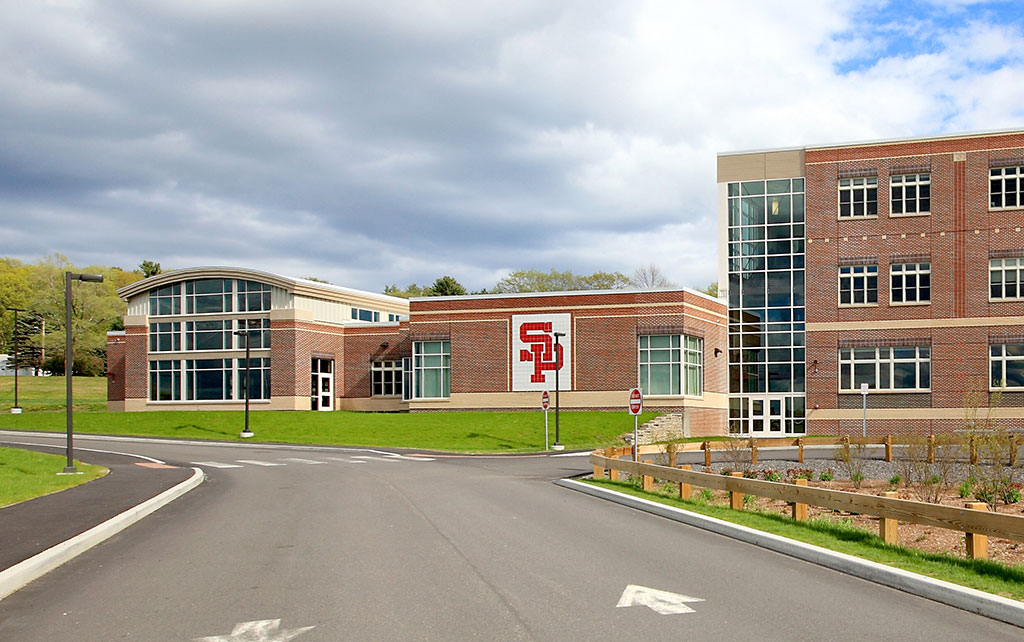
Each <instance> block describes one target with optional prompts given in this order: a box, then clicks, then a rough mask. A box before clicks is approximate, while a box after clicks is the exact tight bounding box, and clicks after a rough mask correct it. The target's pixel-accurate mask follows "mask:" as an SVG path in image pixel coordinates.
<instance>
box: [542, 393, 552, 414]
mask: <svg viewBox="0 0 1024 642" xmlns="http://www.w3.org/2000/svg"><path fill="white" fill-rule="evenodd" d="M550 405H551V395H549V394H548V391H547V390H545V391H544V394H543V395H541V396H540V407H541V408H543V409H544V410H547V409H548V406H550Z"/></svg>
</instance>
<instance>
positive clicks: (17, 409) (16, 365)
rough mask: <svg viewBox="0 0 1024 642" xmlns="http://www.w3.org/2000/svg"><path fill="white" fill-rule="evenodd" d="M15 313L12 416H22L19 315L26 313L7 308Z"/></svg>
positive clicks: (12, 341) (21, 310)
mask: <svg viewBox="0 0 1024 642" xmlns="http://www.w3.org/2000/svg"><path fill="white" fill-rule="evenodd" d="M7 309H8V310H10V311H11V312H13V313H14V328H13V329H12V330H11V343H13V344H14V406H12V407H11V414H12V415H20V414H21V406H19V405H18V368H19V367H20V364H19V362H18V313H19V312H26V310H24V309H22V308H7Z"/></svg>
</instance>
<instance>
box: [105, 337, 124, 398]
mask: <svg viewBox="0 0 1024 642" xmlns="http://www.w3.org/2000/svg"><path fill="white" fill-rule="evenodd" d="M126 347H127V339H126V336H125V335H123V334H115V335H110V334H108V335H107V401H124V393H125V378H124V377H125V370H124V366H125V348H126Z"/></svg>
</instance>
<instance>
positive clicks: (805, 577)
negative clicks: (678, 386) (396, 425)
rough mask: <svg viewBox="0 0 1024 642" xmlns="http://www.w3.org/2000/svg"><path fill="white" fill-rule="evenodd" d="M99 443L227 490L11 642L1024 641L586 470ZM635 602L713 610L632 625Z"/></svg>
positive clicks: (20, 627)
mask: <svg viewBox="0 0 1024 642" xmlns="http://www.w3.org/2000/svg"><path fill="white" fill-rule="evenodd" d="M35 439H38V440H40V441H45V440H46V439H49V438H35ZM77 443H78V444H79V445H81V446H95V445H96V444H99V443H102V444H103V445H102V447H103V448H106V449H110V450H120V451H125V452H133V453H138V454H144V455H148V456H151V457H157V458H159V459H163V460H166V461H168V462H171V463H178V464H181V465H194V464H193V462H206V463H202V464H199V465H201V466H202V467H203V468H204V469H205V470H206V471H207V473H208V475H209V479H208V481H207V482H206V483H204V484H203V485H202V486H200V487H199V488H197V489H196V490H194V491H192V492H191V493H189V494H187V495H186V496H184V497H183V498H181V499H179V500H178V501H176V502H174V503H172V504H171V505H169V506H167V507H165V508H163V509H161V510H159V511H157V512H156V513H155V514H153V515H151V516H150V517H148V518H146V519H145V520H143V521H142V522H140V523H138V524H136V525H134V526H132V527H130V528H128V529H126V530H125V531H123V532H122V533H120V534H119V535H117V536H115V537H113V538H112V539H110V540H108V541H107V542H105V543H104V544H102V545H100V546H98V547H96V548H94V549H92V550H90V551H89V552H87V553H85V554H84V555H82V556H80V557H78V558H76V559H75V560H74V561H72V562H70V563H69V564H67V565H65V566H63V567H61V568H59V569H58V570H56V571H54V572H52V573H50V574H49V575H47V576H45V577H43V578H42V579H40V580H38V581H36V582H34V583H32V584H30V585H29V586H27V587H25V588H24V589H22V590H21V591H19V592H17V593H15V594H13V595H11V596H10V597H8V598H7V599H5V600H3V601H0V640H4V641H7V640H10V641H12V642H13V641H18V642H36V641H46V642H60V641H64V640H67V641H77V642H91V641H96V642H101V641H102V642H107V641H111V640H142V641H153V642H178V641H182V642H184V641H188V640H197V639H199V640H207V641H208V642H228V641H232V642H234V641H237V642H259V641H261V640H270V641H274V642H286V641H288V640H292V639H294V640H296V641H297V642H321V641H323V642H328V641H329V642H336V641H341V640H445V641H452V640H557V641H573V640H588V641H590V640H608V639H614V640H645V641H646V640H673V641H678V640H697V639H699V640H702V641H703V640H730V641H735V640H814V641H815V642H821V641H822V640H840V639H841V640H872V641H877V640H930V641H937V640H965V639H977V640H1015V641H1019V640H1020V639H1021V638H1022V632H1021V629H1018V628H1015V627H1012V626H1009V625H1005V624H1000V623H997V622H994V621H990V620H988V619H985V618H982V617H979V616H975V615H971V614H969V613H966V612H963V611H959V610H957V609H954V608H951V607H947V606H943V605H940V604H937V603H934V602H930V601H928V600H924V599H921V598H917V597H913V596H910V595H906V594H903V593H900V592H898V591H895V590H892V589H888V588H884V587H881V586H878V585H875V584H872V583H869V582H866V581H863V580H859V579H855V578H850V577H847V576H844V575H842V574H840V573H836V572H834V571H829V570H826V569H822V568H820V567H817V566H814V565H811V564H808V563H805V562H801V561H797V560H793V559H790V558H787V557H785V556H782V555H778V554H775V553H771V552H766V551H763V550H761V549H758V548H756V547H753V546H750V545H746V544H742V543H738V542H735V541H733V540H730V539H728V538H725V537H721V536H718V535H712V534H709V533H706V532H704V531H701V530H698V529H694V528H691V527H687V526H684V525H680V524H678V523H675V522H670V521H668V520H664V519H661V518H658V517H654V516H651V515H647V514H644V513H638V512H635V511H632V510H630V509H627V508H624V507H621V506H618V505H614V504H610V503H606V502H603V501H601V500H598V499H595V498H591V497H588V496H584V495H581V494H579V493H575V492H572V491H570V490H566V489H562V488H559V487H556V486H554V485H552V484H551V483H550V482H551V480H552V479H555V478H557V477H561V476H565V475H569V474H575V473H579V472H584V471H586V470H588V468H589V466H588V464H587V460H586V458H585V457H508V458H468V457H465V458H463V457H436V458H433V460H432V461H426V460H416V459H414V458H405V457H388V456H385V455H383V454H381V453H370V452H365V451H346V450H333V451H329V450H303V449H291V448H289V449H285V448H278V447H261V446H256V445H254V446H246V447H241V448H240V447H226V446H216V445H174V444H160V443H154V442H145V443H144V442H96V441H93V440H91V439H89V438H87V437H84V436H83V437H79V438H78V441H77ZM83 455H84V453H83ZM80 458H82V459H87V457H84V456H83V457H80ZM423 459H426V458H423ZM239 460H245V461H244V462H242V463H240V462H239ZM253 462H258V463H253ZM310 462H322V463H310ZM215 464H216V465H215ZM268 464H277V465H268ZM217 465H220V466H224V465H234V466H238V467H236V468H220V467H217ZM56 518H57V516H55V519H56ZM630 585H637V586H642V587H648V588H650V589H657V590H661V591H669V592H672V593H677V594H682V595H685V596H689V597H692V598H696V599H699V600H702V601H695V602H691V603H689V604H687V606H688V607H690V608H692V612H689V613H676V614H670V615H661V614H658V613H656V612H655V611H653V610H652V609H650V608H648V607H646V606H632V607H628V608H620V607H617V606H616V605H617V604H618V603H619V601H620V598H621V596H622V595H623V592H624V591H625V590H626V588H627V587H628V586H630ZM277 620H279V622H277ZM307 627H313V628H307Z"/></svg>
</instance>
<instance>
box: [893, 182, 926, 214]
mask: <svg viewBox="0 0 1024 642" xmlns="http://www.w3.org/2000/svg"><path fill="white" fill-rule="evenodd" d="M931 183H932V175H931V174H905V175H902V176H890V177H889V189H890V191H891V194H892V196H891V198H890V199H889V211H890V212H891V213H892V214H893V216H907V215H912V214H928V213H930V212H931V210H932V194H931V188H932V184H931Z"/></svg>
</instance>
